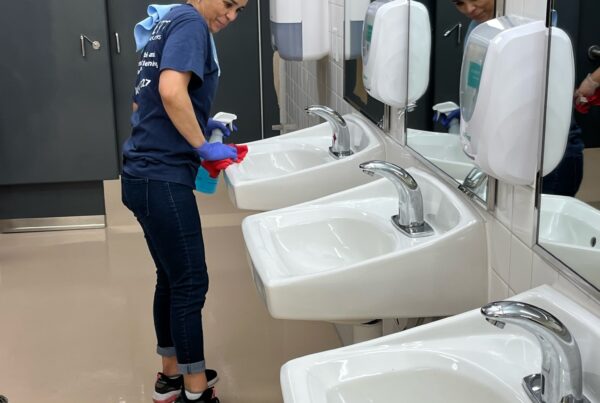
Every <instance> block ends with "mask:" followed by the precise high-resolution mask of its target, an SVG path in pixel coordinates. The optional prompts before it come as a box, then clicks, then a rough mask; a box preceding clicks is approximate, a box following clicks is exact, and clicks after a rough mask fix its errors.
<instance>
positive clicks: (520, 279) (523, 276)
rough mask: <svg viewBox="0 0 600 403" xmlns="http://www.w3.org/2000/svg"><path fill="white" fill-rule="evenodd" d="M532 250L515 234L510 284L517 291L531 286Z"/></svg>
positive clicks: (512, 246)
mask: <svg viewBox="0 0 600 403" xmlns="http://www.w3.org/2000/svg"><path fill="white" fill-rule="evenodd" d="M532 266H533V252H532V250H531V249H530V248H529V247H528V246H527V245H525V244H524V243H523V242H521V241H520V240H519V239H518V238H517V237H515V236H513V237H512V240H511V246H510V276H509V281H508V285H509V286H510V288H511V289H513V290H514V291H515V292H517V293H521V292H523V291H527V290H529V289H530V288H531V276H532Z"/></svg>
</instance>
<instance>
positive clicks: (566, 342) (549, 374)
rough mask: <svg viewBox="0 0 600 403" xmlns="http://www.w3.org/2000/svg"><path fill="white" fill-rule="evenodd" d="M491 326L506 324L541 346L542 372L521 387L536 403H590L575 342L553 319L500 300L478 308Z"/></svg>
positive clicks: (521, 304)
mask: <svg viewBox="0 0 600 403" xmlns="http://www.w3.org/2000/svg"><path fill="white" fill-rule="evenodd" d="M481 314H482V315H483V316H484V317H485V320H487V321H488V322H490V323H491V324H492V325H494V326H496V327H498V328H500V329H502V328H504V326H505V324H507V323H509V324H511V325H515V326H518V327H521V328H523V329H525V330H527V331H528V332H531V333H533V335H534V336H535V337H536V339H538V341H539V342H540V345H541V347H542V372H541V373H539V374H533V375H529V376H526V377H525V378H523V388H524V389H525V391H526V392H527V394H528V395H529V398H530V399H531V400H532V401H534V402H536V403H589V400H588V399H587V398H586V397H585V396H583V375H582V369H581V355H580V353H579V347H578V346H577V342H576V341H575V339H574V338H573V336H572V335H571V333H570V332H569V330H568V329H567V328H566V327H565V325H563V324H562V323H561V322H560V321H559V320H558V319H557V318H556V317H554V316H553V315H552V314H550V313H549V312H547V311H545V310H543V309H541V308H538V307H536V306H533V305H530V304H526V303H524V302H514V301H499V302H492V303H491V304H488V305H485V306H484V307H482V308H481Z"/></svg>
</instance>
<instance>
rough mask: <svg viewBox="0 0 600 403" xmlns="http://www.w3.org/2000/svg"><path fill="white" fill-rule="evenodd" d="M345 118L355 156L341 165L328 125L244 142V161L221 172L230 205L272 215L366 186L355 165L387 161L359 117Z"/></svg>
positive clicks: (378, 141)
mask: <svg viewBox="0 0 600 403" xmlns="http://www.w3.org/2000/svg"><path fill="white" fill-rule="evenodd" d="M344 119H345V120H346V123H347V125H348V130H349V131H350V136H351V143H352V150H353V151H354V154H353V155H351V156H349V157H346V158H342V159H339V160H337V159H335V158H334V157H332V156H331V155H330V154H329V147H330V146H331V140H332V131H331V126H330V125H329V123H323V124H320V125H317V126H313V127H310V128H307V129H303V130H299V131H296V132H293V133H289V134H285V135H282V136H277V137H272V138H268V139H264V140H259V141H254V142H251V143H248V155H247V156H246V158H245V159H244V161H243V162H242V163H241V164H233V165H231V166H229V167H228V168H227V169H226V170H225V180H226V183H227V187H228V191H229V196H230V199H231V201H232V202H233V203H234V204H235V206H236V207H237V208H240V209H250V210H272V209H276V208H282V207H286V206H290V205H293V204H298V203H302V202H305V201H308V200H312V199H316V198H318V197H322V196H325V195H328V194H331V193H334V192H338V191H341V190H344V189H348V188H351V187H354V186H357V185H361V184H364V183H368V182H370V181H371V180H372V179H371V178H369V177H368V176H367V175H364V174H363V173H362V172H361V171H360V169H358V165H359V164H360V163H361V162H364V161H368V160H373V159H385V148H384V145H383V141H382V139H381V138H380V137H379V134H377V133H376V131H375V129H374V128H373V127H372V126H371V123H367V122H366V121H365V120H363V118H362V117H359V116H357V115H352V114H350V115H345V116H344Z"/></svg>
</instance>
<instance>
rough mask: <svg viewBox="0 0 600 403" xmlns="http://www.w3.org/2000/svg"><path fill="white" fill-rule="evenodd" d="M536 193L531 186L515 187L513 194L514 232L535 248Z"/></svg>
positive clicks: (526, 243)
mask: <svg viewBox="0 0 600 403" xmlns="http://www.w3.org/2000/svg"><path fill="white" fill-rule="evenodd" d="M534 199H535V192H534V190H533V188H532V187H530V186H515V187H514V194H513V214H512V232H513V233H514V234H515V235H516V236H517V237H519V239H520V240H521V241H522V242H523V243H525V245H527V246H529V247H532V246H533V239H534V236H533V223H534V213H535V209H534Z"/></svg>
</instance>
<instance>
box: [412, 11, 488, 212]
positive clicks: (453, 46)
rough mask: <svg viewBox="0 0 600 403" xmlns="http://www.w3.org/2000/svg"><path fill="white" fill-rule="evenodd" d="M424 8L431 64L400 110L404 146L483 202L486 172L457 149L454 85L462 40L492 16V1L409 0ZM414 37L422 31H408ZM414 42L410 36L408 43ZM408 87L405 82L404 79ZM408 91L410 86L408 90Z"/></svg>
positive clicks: (458, 84)
mask: <svg viewBox="0 0 600 403" xmlns="http://www.w3.org/2000/svg"><path fill="white" fill-rule="evenodd" d="M411 1H419V2H420V3H422V4H423V5H424V6H425V7H427V10H428V12H429V18H430V24H431V59H430V60H431V64H430V70H429V85H428V86H427V91H426V92H425V93H424V94H423V95H422V96H421V97H420V98H418V99H415V100H412V101H413V104H412V105H411V106H409V108H408V110H407V113H406V142H407V145H408V146H409V147H410V148H411V149H413V150H414V151H416V152H417V153H419V154H420V155H421V156H423V157H424V158H425V159H427V160H428V161H429V162H431V163H432V164H434V165H435V166H437V167H438V168H440V169H441V170H442V171H444V172H445V173H446V174H448V175H449V176H450V177H451V178H453V179H454V180H455V181H456V182H458V183H460V184H462V185H463V189H464V188H466V189H467V190H468V191H470V192H471V193H472V194H474V195H475V196H477V197H479V198H480V199H481V200H483V201H485V200H486V196H487V184H488V180H487V176H486V175H484V174H483V173H482V172H480V171H479V170H478V169H477V168H476V167H475V165H474V164H473V161H472V160H471V159H469V158H468V157H467V156H466V155H465V153H464V152H463V151H462V145H461V141H460V136H459V134H458V133H459V130H460V114H459V86H460V72H461V63H462V56H463V49H464V46H465V41H466V39H467V36H468V35H469V33H470V31H471V30H472V29H473V28H474V27H475V26H476V24H477V23H480V22H483V21H486V20H488V19H491V18H493V17H494V14H495V2H494V0H478V1H477V2H472V1H454V0H411ZM415 34H416V35H417V37H419V36H422V35H426V34H427V33H426V32H423V33H416V32H414V31H412V30H411V35H415ZM412 43H414V42H413V40H412V38H411V44H412ZM409 86H410V83H409ZM409 92H410V89H409Z"/></svg>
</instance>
